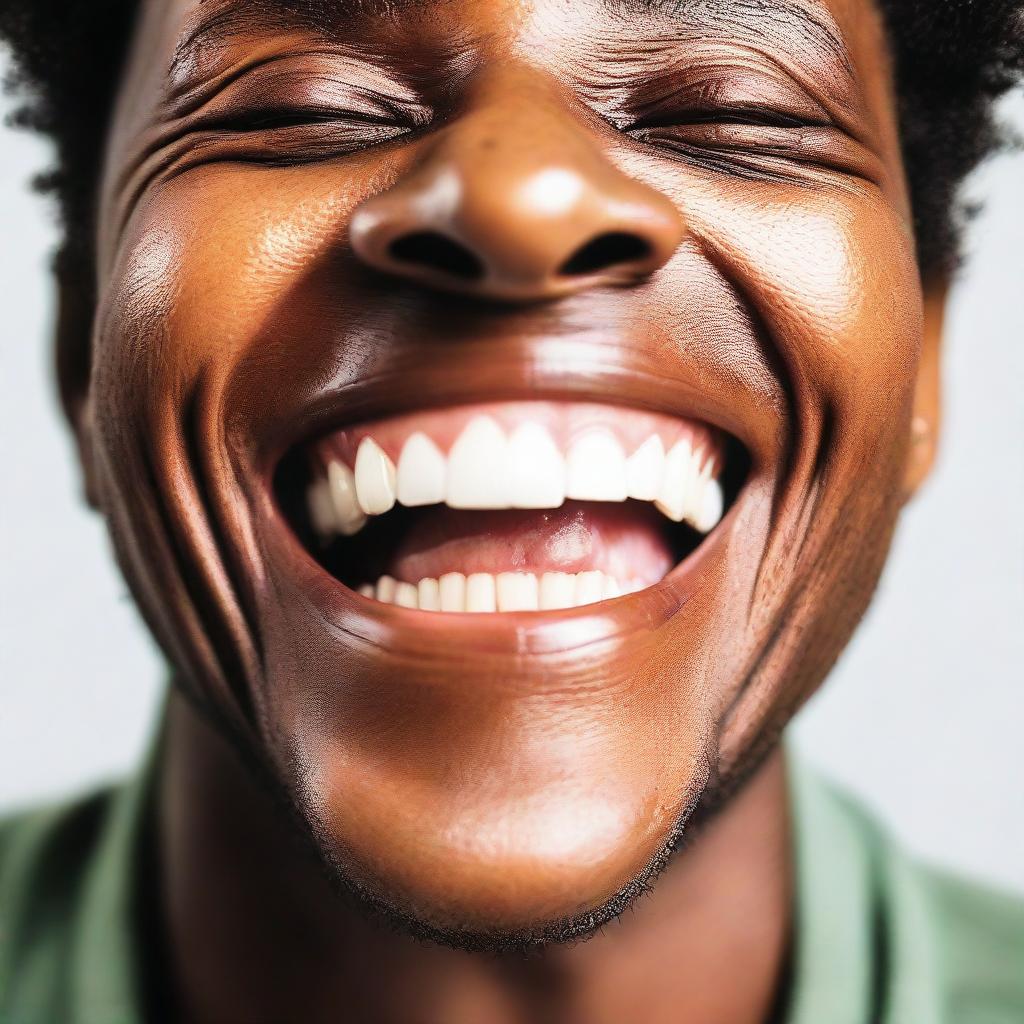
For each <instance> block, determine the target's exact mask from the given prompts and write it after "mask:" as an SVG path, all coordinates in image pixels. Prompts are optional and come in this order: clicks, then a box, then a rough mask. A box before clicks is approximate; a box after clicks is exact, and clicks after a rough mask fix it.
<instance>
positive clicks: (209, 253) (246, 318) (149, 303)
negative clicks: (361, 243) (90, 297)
mask: <svg viewBox="0 0 1024 1024" xmlns="http://www.w3.org/2000/svg"><path fill="white" fill-rule="evenodd" d="M365 191H366V189H365V187H362V188H361V187H358V186H357V185H353V184H349V183H347V182H345V181H339V180H338V179H337V177H326V176H325V175H323V174H322V173H321V174H316V173H314V172H313V171H312V170H310V169H301V168H300V169H292V170H284V169H282V170H274V171H269V170H267V169H261V168H242V167H237V166H210V167H203V168H198V169H195V170H192V171H190V172H189V173H187V174H186V175H183V176H181V177H179V178H176V179H173V180H171V181H170V182H168V183H166V184H164V185H162V186H160V187H159V188H154V189H153V190H152V191H151V192H150V194H149V195H148V196H147V197H146V198H145V199H144V200H143V201H142V202H141V203H140V204H139V205H138V206H137V207H136V209H135V211H134V213H133V216H132V219H131V222H130V223H129V225H128V228H127V230H126V231H125V233H124V234H123V236H122V240H121V245H120V248H119V256H118V260H117V263H116V265H115V267H114V270H113V273H112V274H111V276H110V281H111V286H110V288H109V290H108V293H107V298H106V301H105V303H104V309H103V315H102V324H103V329H102V331H101V339H100V341H101V344H103V345H106V346H113V347H115V348H119V349H121V350H122V351H123V352H127V351H131V350H136V351H137V353H138V355H139V356H141V357H143V358H147V357H148V358H147V362H148V363H149V366H150V370H151V372H153V373H155V374H157V375H159V376H160V377H162V378H163V380H164V383H165V384H174V383H177V384H178V385H179V386H186V385H187V383H188V381H189V380H190V379H192V378H194V376H195V375H196V374H198V373H199V372H201V371H202V372H208V373H211V374H212V375H213V376H214V377H219V376H221V375H222V373H226V372H227V371H228V370H229V368H230V367H231V366H233V365H235V364H236V363H237V360H238V358H239V354H240V353H242V352H244V351H245V350H246V349H247V347H248V346H249V345H250V344H251V342H252V341H253V339H255V338H257V337H260V336H261V327H262V325H263V324H264V323H266V322H267V321H269V320H271V319H272V318H273V316H274V313H275V311H276V310H277V308H278V307H279V306H280V304H281V303H282V301H283V300H284V297H285V296H286V295H287V294H288V293H289V292H291V291H292V289H293V288H294V287H295V285H296V283H297V282H298V281H300V280H301V279H302V278H303V277H304V276H305V275H306V274H307V273H308V271H309V268H310V267H312V266H314V265H317V264H319V263H320V262H321V261H322V260H323V258H325V257H327V256H329V255H330V254H331V253H332V252H334V251H336V250H338V249H340V248H341V247H342V245H343V244H344V243H345V230H346V228H347V223H348V219H349V214H350V211H351V209H352V208H353V207H354V206H355V205H356V204H357V203H358V202H359V200H360V199H361V198H362V195H363V194H364V193H365Z"/></svg>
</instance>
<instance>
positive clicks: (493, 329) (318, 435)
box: [77, 0, 937, 944]
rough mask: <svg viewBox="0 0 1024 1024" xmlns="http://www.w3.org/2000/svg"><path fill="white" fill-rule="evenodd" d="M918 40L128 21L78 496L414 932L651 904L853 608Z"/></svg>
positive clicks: (693, 0)
mask: <svg viewBox="0 0 1024 1024" xmlns="http://www.w3.org/2000/svg"><path fill="white" fill-rule="evenodd" d="M888 52H889V51H888V47H887V43H886V40H885V37H884V34H883V28H882V23H881V18H880V16H879V14H878V12H877V11H876V10H875V8H874V6H873V5H872V4H871V3H869V2H868V0H828V2H821V0H775V2H772V3H770V4H762V3H749V2H747V0H731V2H729V3H723V2H722V0H714V2H713V0H682V2H679V0H666V2H663V3H662V2H657V0H458V2H455V0H417V2H412V3H401V2H389V3H383V2H382V3H375V2H371V0H359V2H355V0H350V2H340V0H331V2H324V0H289V2H282V3H276V4H269V5H268V4H265V3H256V2H239V0H234V2H232V0H207V2H202V0H148V2H147V3H145V4H144V5H143V10H142V14H141V18H140V22H139V24H138V25H137V27H136V35H135V39H134V42H133V46H132V50H131V56H130V58H129V62H128V66H127V68H126V70H125V75H124V79H123V81H122V85H121V90H120V95H119V103H118V107H117V111H116V115H115V118H114V122H113V126H112V129H111V133H110V138H109V142H108V148H107V152H106V158H105V171H104V175H103V180H102V188H101V194H100V205H99V222H98V230H97V238H96V266H97V285H98V306H97V314H96V320H95V326H94V330H93V335H92V342H91V357H90V366H89V372H88V375H87V376H88V379H83V380H82V381H81V383H80V393H81V394H80V404H79V405H78V408H79V409H80V412H79V415H78V417H77V418H78V423H77V429H78V433H79V439H80V443H81V449H82V452H83V459H84V463H85V466H86V472H87V476H88V479H89V486H90V490H91V493H92V495H93V498H94V500H95V502H96V504H97V505H98V506H99V508H100V509H101V510H102V511H103V513H104V514H105V516H106V518H107V521H108V523H109V527H110V530H111V533H112V536H113V539H114V544H115V548H116V551H117V555H118V558H119V561H120V563H121V566H122V568H123V570H124V572H125V574H126V576H127V578H128V580H129V582H130V584H131V587H132V590H133V593H134V595H135V597H136V599H137V600H138V602H139V604H140V606H141V607H142V609H143V612H144V614H145V616H146V618H147V620H148V622H149V624H150V625H151V627H152V629H153V630H154V632H155V633H156V635H157V637H158V638H159V640H160V643H161V645H162V647H163V648H164V650H165V652H166V654H167V656H168V657H169V658H170V660H171V662H172V663H173V666H174V668H175V671H176V676H177V680H178V683H179V685H180V687H181V688H182V689H183V690H184V691H185V692H186V693H187V694H189V696H190V697H191V698H192V699H193V701H194V702H195V703H196V704H197V705H198V706H199V707H200V708H202V709H203V710H204V711H205V712H206V714H207V716H208V717H209V718H210V719H211V720H212V721H214V722H215V723H216V724H217V725H218V727H219V729H220V730H221V731H222V732H223V733H224V734H226V735H229V736H230V737H232V739H233V740H234V741H235V743H236V745H237V746H239V747H240V748H241V749H242V751H243V752H244V754H245V755H246V756H247V759H248V761H249V763H251V764H252V765H253V770H254V771H255V772H257V773H261V774H262V776H263V778H264V779H265V780H270V781H271V782H272V784H273V785H274V786H275V788H277V789H279V790H280V791H281V792H282V793H283V794H285V795H286V796H287V798H288V800H289V801H290V803H291V804H292V805H293V807H294V809H295V810H296V811H297V815H296V819H297V820H298V822H299V823H300V825H301V826H302V828H303V830H304V831H306V832H308V834H309V835H310V836H311V837H312V838H313V839H314V841H315V843H316V846H317V849H318V850H319V852H320V855H321V857H322V859H323V861H324V863H325V864H326V865H328V866H329V868H330V870H331V871H332V872H333V874H334V875H335V877H336V878H337V879H338V880H339V881H340V882H342V883H344V884H345V885H346V886H347V887H348V888H349V889H350V890H355V891H358V892H360V893H361V894H362V895H364V896H365V897H366V898H367V899H368V900H370V901H371V902H372V903H374V904H375V905H376V906H378V907H379V908H381V909H384V910H385V911H388V912H390V913H392V914H394V915H397V916H399V917H401V918H403V919H405V920H407V921H408V922H410V923H411V925H412V927H413V928H415V929H417V930H419V931H420V932H421V933H423V934H430V935H435V936H436V937H440V938H445V939H447V940H449V941H459V942H464V943H465V942H473V943H478V944H481V943H485V942H487V941H492V940H494V941H497V940H499V939H502V940H505V941H515V942H529V941H531V940H534V939H541V938H560V937H567V936H570V935H578V934H584V933H586V932H588V931H590V930H591V929H593V928H595V927H597V926H598V925H600V924H601V923H602V921H604V920H605V919H607V918H608V917H609V916H610V915H612V914H613V913H616V912H618V911H620V910H621V909H622V908H623V906H625V905H626V904H628V902H629V901H630V900H631V899H632V897H633V896H635V895H637V894H638V893H639V892H641V891H642V890H643V889H644V888H645V886H646V885H647V883H648V882H649V881H650V880H651V879H652V878H653V876H654V875H655V874H656V872H657V871H658V870H659V869H660V868H661V867H662V866H663V865H664V863H665V862H666V860H667V858H668V855H669V853H670V852H671V850H672V849H673V848H674V847H675V846H676V845H677V843H679V841H680V840H681V839H682V838H683V837H684V836H686V835H687V834H688V832H689V831H690V830H691V829H693V828H695V827H697V825H698V824H699V823H700V822H701V821H702V820H706V819H707V818H708V817H709V816H710V815H711V814H713V813H714V811H715V810H717V809H718V808H719V807H720V806H722V805H723V804H724V803H725V802H726V801H727V800H728V799H729V797H730V796H731V794H732V793H733V792H735V791H736V789H737V788H738V787H739V786H740V785H741V783H742V782H744V781H745V780H746V779H747V778H749V777H750V776H751V774H752V773H753V771H754V770H755V769H756V768H757V767H758V766H759V765H760V764H761V763H762V761H763V759H764V758H765V756H766V755H767V754H768V752H769V751H770V750H772V749H773V747H774V746H775V744H776V743H777V741H778V738H779V735H780V732H781V730H782V729H783V727H784V726H785V725H786V723H787V722H788V721H789V719H790V718H791V717H792V715H793V714H794V712H795V711H796V710H797V708H798V707H799V706H800V705H801V704H802V703H803V702H804V701H805V700H806V699H807V698H808V696H810V694H811V693H812V692H813V691H814V690H815V689H816V687H817V686H818V684H819V683H820V682H821V681H822V679H823V678H824V676H825V674H826V673H827V672H828V670H829V669H830V667H831V666H832V664H833V662H834V660H835V658H836V657H837V655H838V653H839V652H840V651H841V649H842V648H843V646H844V645H845V643H846V641H847V640H848V639H849V637H850V635H851V633H852V631H853V629H854V627H855V626H856V624H857V622H858V620H859V619H860V617H861V615H862V613H863V612H864V610H865V608H866V606H867V603H868V601H869V599H870V597H871V594H872V591H873V588H874V586H875V583H876V581H877V579H878V575H879V573H880V571H881V568H882V565H883V562H884V560H885V556H886V553H887V550H888V546H889V542H890V538H891V535H892V531H893V527H894V525H895V521H896V518H897V515H898V512H899V509H900V507H901V506H902V504H903V502H904V501H905V499H906V498H907V496H908V494H909V493H910V491H911V490H912V489H913V486H914V484H915V483H916V480H917V478H918V477H919V476H920V474H921V472H922V469H921V465H922V457H921V456H920V455H916V456H915V457H914V458H911V454H910V453H911V438H912V433H913V428H914V424H915V421H916V422H917V424H918V426H919V427H920V424H921V422H922V421H927V420H928V417H930V416H931V414H932V412H933V406H934V401H933V398H934V396H933V395H932V393H931V387H930V384H929V381H930V376H929V374H927V373H921V372H920V367H922V366H924V367H931V366H932V365H933V364H934V358H933V353H932V352H931V348H930V346H931V345H932V344H933V338H932V336H933V334H934V332H933V331H932V330H931V329H930V328H929V320H928V318H927V317H926V316H925V306H926V303H925V302H924V297H923V295H922V288H921V283H920V276H919V273H918V266H917V262H916V256H915V249H914V241H913V233H912V225H911V218H910V203H909V200H908V195H907V187H906V183H905V177H904V171H903V166H902V163H901V158H900V147H899V134H898V125H897V118H896V112H895V102H894V99H893V85H892V73H891V68H890V62H889V57H888ZM929 308H931V306H930V304H929ZM929 316H932V317H934V316H937V314H936V313H934V310H933V311H932V312H930V313H929ZM926 378H927V379H926Z"/></svg>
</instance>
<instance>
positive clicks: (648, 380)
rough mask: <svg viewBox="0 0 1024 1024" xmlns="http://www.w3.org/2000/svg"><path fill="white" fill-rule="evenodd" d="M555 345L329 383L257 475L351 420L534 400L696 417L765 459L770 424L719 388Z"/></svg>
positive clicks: (595, 345)
mask: <svg viewBox="0 0 1024 1024" xmlns="http://www.w3.org/2000/svg"><path fill="white" fill-rule="evenodd" d="M562 344H563V343H562V342H561V341H560V340H555V341H552V342H542V343H541V344H540V345H539V346H536V348H537V349H539V350H540V351H541V352H542V353H543V355H542V358H539V359H538V358H536V357H535V355H536V353H535V351H534V352H531V356H530V357H529V358H526V359H524V358H523V357H522V355H521V354H515V355H512V356H511V357H510V358H509V357H506V356H504V355H503V354H502V353H500V352H496V353H494V354H493V355H491V356H489V357H488V358H486V359H485V360H483V362H484V364H485V365H482V366H481V365H479V364H480V363H481V360H476V362H477V366H475V367H472V366H467V356H466V353H465V352H464V351H460V352H459V353H458V354H457V355H456V353H454V352H453V353H452V354H451V358H450V359H445V360H434V361H433V362H432V363H430V364H427V365H418V366H415V367H412V366H409V367H407V366H406V365H403V363H404V361H396V365H393V366H390V367H388V368H387V369H386V370H384V371H383V372H381V373H379V374H375V375H373V376H367V377H361V378H355V379H353V380H351V381H348V382H344V383H342V384H340V385H339V384H338V383H337V382H329V383H327V384H326V385H325V386H323V387H322V388H321V389H319V390H318V391H316V392H314V393H312V394H311V395H309V397H308V401H307V402H306V403H304V404H303V405H302V407H301V408H300V409H299V410H298V411H297V413H296V414H295V415H294V416H293V417H290V418H289V420H288V422H287V423H285V424H284V425H283V426H282V427H281V429H280V430H271V431H269V432H268V434H267V436H266V437H265V438H263V445H261V446H260V448H259V451H258V454H257V466H258V469H259V472H260V475H261V476H262V477H263V478H264V480H265V481H267V483H268V484H269V481H270V479H271V478H272V476H273V472H274V470H275V468H276V466H277V464H278V463H279V461H280V460H281V458H283V457H284V455H285V454H287V452H289V451H291V450H292V449H293V448H295V447H296V446H297V445H302V444H306V443H308V442H309V441H311V440H314V439H315V438H317V437H320V436H323V435H325V434H328V433H331V432H332V431H335V430H340V429H343V428H345V427H349V426H352V425H355V424H358V423H362V422H366V421H369V420H375V419H383V418H385V417H388V416H393V415H396V414H399V413H405V412H415V411H417V410H422V409H427V408H443V407H447V406H457V405H465V404H471V403H478V402H491V401H529V400H538V399H540V400H550V401H590V402H602V403H605V404H609V405H620V406H629V407H634V408H642V409H649V410H652V411H656V412H662V413H666V414H668V415H671V416H676V417H680V418H683V419H689V420H698V421H702V422H705V423H707V424H709V425H710V426H712V427H716V428H718V429H719V430H721V431H722V432H723V433H724V434H725V435H727V436H730V437H733V438H735V439H736V440H738V441H739V442H740V443H741V444H742V445H743V446H744V448H745V449H746V450H747V452H748V453H749V454H750V455H751V456H752V458H753V459H754V460H755V461H757V462H760V461H763V460H765V459H770V458H771V452H770V447H772V446H773V445H772V440H773V438H774V436H775V431H774V430H773V429H771V427H770V425H768V424H766V423H765V422H764V421H763V420H762V421H761V422H755V421H752V420H751V418H750V417H748V416H746V415H744V410H740V409H737V408H736V407H735V406H732V405H730V404H728V403H727V402H725V401H723V400H722V397H721V396H720V395H718V394H715V393H708V392H707V391H703V390H700V389H699V388H698V386H697V384H696V382H695V381H692V380H689V379H687V378H686V377H684V376H668V375H666V374H665V373H664V372H657V371H656V370H655V369H654V368H653V367H651V368H641V367H637V366H636V365H633V366H629V365H624V364H623V361H622V360H621V359H609V358H607V356H606V353H607V352H608V351H609V350H610V351H615V352H621V349H620V348H619V347H618V346H617V345H610V344H609V343H608V342H607V341H605V342H602V341H594V340H591V339H588V340H585V341H583V342H576V343H575V344H577V345H582V346H583V347H584V348H585V349H587V350H589V351H588V352H587V353H586V355H588V356H589V357H590V358H583V359H579V360H574V361H573V362H572V364H571V366H570V365H567V362H568V360H567V359H565V360H563V359H560V358H558V355H557V349H558V348H559V347H560V346H561V345H562ZM531 348H532V346H531ZM545 350H546V351H545ZM580 354H582V353H580ZM567 355H568V354H567ZM595 356H596V357H597V358H594V357H595ZM602 356H604V358H602ZM470 361H472V357H470ZM631 361H632V360H631ZM467 370H468V371H469V372H467ZM766 427H767V429H765V428H766Z"/></svg>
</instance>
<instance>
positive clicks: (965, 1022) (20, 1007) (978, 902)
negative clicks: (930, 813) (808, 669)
mask: <svg viewBox="0 0 1024 1024" xmlns="http://www.w3.org/2000/svg"><path fill="white" fill-rule="evenodd" d="M153 762H154V759H153V758H150V760H149V762H148V763H147V766H146V767H145V768H144V769H143V770H141V771H140V772H139V773H138V774H137V775H136V776H135V777H134V778H133V779H132V780H130V781H129V782H128V783H126V784H124V785H122V786H119V787H115V788H111V789H106V790H103V791H101V792H99V793H97V794H96V795H94V796H92V797H89V798H87V799H85V800H79V801H76V802H74V803H70V804H66V805H64V806H61V807H58V808H56V809H53V810H48V811H42V812H33V813H30V814H27V815H22V816H20V817H17V818H14V819H11V820H9V821H7V822H6V823H5V824H3V825H0V1024H141V1021H142V1020H143V1019H144V1013H143V993H142V974H141V969H140V968H141V964H142V960H143V955H142V954H143V952H144V950H142V949H140V946H144V945H145V938H144V931H143V928H142V925H141V921H142V920H143V917H144V913H145V904H146V901H147V897H146V895H145V893H144V891H143V889H144V879H146V878H148V874H147V873H146V872H144V871H143V869H142V865H143V864H144V863H145V858H146V855H147V854H146V850H145V836H146V834H147V832H146V828H145V823H146V821H147V811H148V810H149V808H150V806H151V803H152V799H153V788H154V787H153V778H154V775H155V766H154V763H153ZM787 763H788V766H789V767H788V773H789V785H790V793H791V800H792V811H793V813H792V818H793V822H794V825H793V828H794V836H793V839H794V851H795V857H796V906H795V915H796V917H795V923H796V931H795V944H794V953H793V964H792V977H791V985H790V995H789V1000H788V1007H787V1009H786V1012H785V1015H784V1019H785V1021H786V1024H940V1022H941V1024H1022V1022H1024V901H1021V900H1019V899H1018V898H1015V897H1010V896H1009V895H1006V894H1001V893H998V892H996V891H994V890H990V889H986V888H983V887H981V886H979V885H976V884H974V883H968V882H965V881H959V880H956V879H954V878H951V877H950V876H948V875H945V874H942V873H940V872H938V871H935V870H934V869H930V868H926V867H924V866H922V865H920V864H918V863H916V862H914V861H912V860H911V859H910V858H909V857H907V856H906V855H905V854H904V853H902V852H901V851H900V850H899V849H898V848H897V847H896V846H895V845H894V844H893V842H892V841H891V840H890V839H889V837H887V836H886V834H885V833H884V831H883V830H882V829H881V828H880V827H879V826H878V825H877V824H876V823H875V822H874V821H873V820H872V819H871V818H870V816H869V815H868V814H866V813H865V812H864V810H862V809H861V808H860V807H858V806H857V805H856V804H855V803H854V802H853V801H852V800H851V799H850V798H849V797H847V796H845V795H843V794H841V793H840V792H839V791H838V790H836V789H835V788H834V787H833V786H831V785H830V784H828V783H826V782H825V781H824V780H822V779H821V778H820V777H819V776H818V775H816V774H815V773H814V772H813V771H812V770H810V769H809V768H808V767H807V766H806V765H805V764H804V763H803V762H802V761H801V760H800V758H799V757H797V756H795V755H794V754H793V753H792V751H788V752H787Z"/></svg>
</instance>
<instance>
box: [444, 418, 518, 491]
mask: <svg viewBox="0 0 1024 1024" xmlns="http://www.w3.org/2000/svg"><path fill="white" fill-rule="evenodd" d="M508 493H509V492H508V441H507V440H506V438H505V434H504V431H502V429H501V427H500V426H498V424H497V423H496V422H495V421H494V420H493V419H491V418H490V417H489V416H478V417H477V418H476V419H475V420H473V421H472V422H471V423H469V424H468V425H467V426H466V429H465V430H463V431H462V434H461V435H460V436H459V439H458V440H457V441H456V442H455V444H454V446H453V447H452V450H451V452H450V453H449V456H448V499H447V500H448V505H450V506H451V507H452V508H477V509H479V508H508V507H509V500H508Z"/></svg>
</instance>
